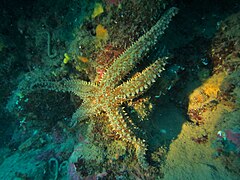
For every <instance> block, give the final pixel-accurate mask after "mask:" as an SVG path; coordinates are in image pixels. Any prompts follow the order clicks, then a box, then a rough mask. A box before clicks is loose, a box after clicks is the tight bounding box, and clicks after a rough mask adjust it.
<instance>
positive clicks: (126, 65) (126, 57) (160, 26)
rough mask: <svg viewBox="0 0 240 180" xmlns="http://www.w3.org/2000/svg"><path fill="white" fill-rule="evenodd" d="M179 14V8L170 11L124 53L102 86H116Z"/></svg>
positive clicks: (104, 78) (107, 74) (105, 75)
mask: <svg viewBox="0 0 240 180" xmlns="http://www.w3.org/2000/svg"><path fill="white" fill-rule="evenodd" d="M177 12H178V9H177V8H174V7H173V8H171V9H169V10H168V11H167V12H166V13H165V14H164V15H163V16H162V17H161V18H160V20H158V22H157V23H156V24H155V25H154V26H153V27H152V28H151V29H150V30H149V31H148V32H147V33H146V34H144V35H143V36H141V37H140V38H139V39H138V41H136V42H135V43H133V44H132V45H131V46H130V47H129V48H128V49H127V50H126V51H125V52H123V53H122V55H121V56H119V57H118V58H117V59H116V60H115V61H114V63H113V65H112V66H111V67H110V68H109V69H108V70H107V72H106V73H105V74H104V76H103V78H102V80H101V82H100V85H103V86H105V87H114V86H116V85H117V84H118V83H119V82H120V81H121V80H122V78H123V77H125V76H126V75H127V74H128V73H129V71H131V70H132V69H133V68H134V67H135V65H136V63H138V62H139V61H140V60H141V59H142V58H143V57H144V56H146V54H147V53H148V51H149V50H150V49H151V48H152V47H153V46H154V45H155V44H156V43H157V41H158V39H159V38H160V37H161V36H162V35H163V34H164V31H165V29H166V28H167V27H168V24H169V23H170V21H171V19H172V18H173V16H175V15H176V14H177Z"/></svg>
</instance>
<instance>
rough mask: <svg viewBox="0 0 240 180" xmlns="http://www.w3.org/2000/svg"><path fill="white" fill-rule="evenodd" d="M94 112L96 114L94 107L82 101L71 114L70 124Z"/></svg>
mask: <svg viewBox="0 0 240 180" xmlns="http://www.w3.org/2000/svg"><path fill="white" fill-rule="evenodd" d="M94 114H96V113H95V108H91V107H89V106H87V103H83V104H82V105H81V106H80V107H79V108H78V109H77V110H76V111H75V113H74V114H73V115H72V125H75V124H76V123H77V122H80V121H83V120H85V119H87V118H89V117H90V116H92V115H94Z"/></svg>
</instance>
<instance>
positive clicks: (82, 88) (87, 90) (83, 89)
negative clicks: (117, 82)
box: [31, 80, 97, 98]
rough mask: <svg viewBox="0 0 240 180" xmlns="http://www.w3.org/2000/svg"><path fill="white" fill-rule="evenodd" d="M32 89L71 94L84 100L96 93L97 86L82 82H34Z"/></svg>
mask: <svg viewBox="0 0 240 180" xmlns="http://www.w3.org/2000/svg"><path fill="white" fill-rule="evenodd" d="M31 88H32V89H47V90H52V91H56V92H71V93H74V94H76V95H77V96H80V97H82V98H84V97H85V96H87V95H90V94H92V93H93V92H95V91H96V89H97V86H95V85H94V84H92V83H89V82H86V81H83V80H62V81H59V82H54V81H36V82H35V83H33V84H32V87H31Z"/></svg>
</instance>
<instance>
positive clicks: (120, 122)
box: [107, 108, 148, 167]
mask: <svg viewBox="0 0 240 180" xmlns="http://www.w3.org/2000/svg"><path fill="white" fill-rule="evenodd" d="M121 111H122V109H121V108H111V110H110V111H109V112H107V115H108V117H109V123H110V125H111V127H112V129H113V131H115V132H116V134H118V135H119V137H120V138H121V139H122V140H123V141H125V142H128V143H130V144H132V145H133V147H134V148H135V150H136V156H137V159H138V161H139V163H140V164H141V165H142V166H143V167H147V166H148V163H147V162H146V159H145V154H146V150H147V148H146V145H145V144H144V142H143V141H142V140H141V139H139V138H138V139H137V138H136V136H135V135H134V134H133V132H132V131H131V130H130V129H129V128H128V126H127V123H126V122H125V120H124V117H123V115H122V113H121Z"/></svg>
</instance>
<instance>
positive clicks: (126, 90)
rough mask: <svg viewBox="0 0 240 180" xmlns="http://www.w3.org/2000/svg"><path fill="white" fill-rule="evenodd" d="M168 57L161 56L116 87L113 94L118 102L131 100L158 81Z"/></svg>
mask: <svg viewBox="0 0 240 180" xmlns="http://www.w3.org/2000/svg"><path fill="white" fill-rule="evenodd" d="M167 59H168V57H164V58H159V59H158V60H157V61H155V62H154V63H153V64H151V66H149V67H147V68H146V69H144V70H143V71H142V72H141V73H138V74H136V75H135V76H134V77H132V78H131V79H130V80H129V81H127V82H124V83H123V84H121V85H120V86H118V87H116V88H115V89H114V91H113V94H115V95H116V98H115V99H116V102H117V103H122V102H125V101H127V100H131V99H133V98H135V97H137V96H139V95H141V94H142V93H143V92H144V91H146V90H148V89H149V88H150V87H151V86H152V84H153V83H154V82H155V81H156V78H157V76H158V77H160V73H161V72H162V71H163V70H164V66H165V64H166V60H167Z"/></svg>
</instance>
